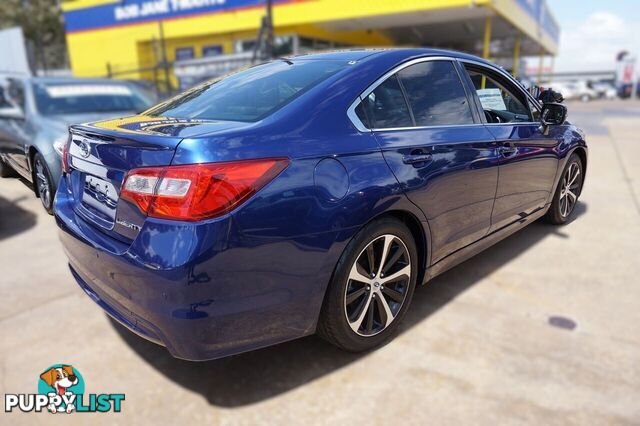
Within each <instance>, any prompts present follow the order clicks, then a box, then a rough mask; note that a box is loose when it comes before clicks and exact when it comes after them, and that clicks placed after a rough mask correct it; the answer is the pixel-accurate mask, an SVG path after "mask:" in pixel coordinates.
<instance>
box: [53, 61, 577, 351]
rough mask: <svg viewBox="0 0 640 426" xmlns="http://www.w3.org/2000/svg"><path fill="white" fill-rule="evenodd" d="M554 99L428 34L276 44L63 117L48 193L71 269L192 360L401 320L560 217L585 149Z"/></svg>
mask: <svg viewBox="0 0 640 426" xmlns="http://www.w3.org/2000/svg"><path fill="white" fill-rule="evenodd" d="M565 118H566V108H565V107H564V106H563V105H562V104H558V103H548V104H544V105H542V104H540V102H538V101H537V100H536V99H534V98H532V97H531V96H530V95H529V93H528V92H527V91H525V90H524V89H523V88H522V86H521V85H520V84H519V83H518V82H517V81H516V80H514V79H513V78H512V77H511V76H510V75H509V74H507V73H506V72H504V71H503V70H502V69H501V68H499V67H496V66H495V65H492V64H491V63H489V62H486V61H484V60H481V59H479V58H476V57H474V56H470V55H466V54H462V53H455V52H448V51H440V50H430V49H399V50H377V51H368V50H362V51H348V52H334V53H323V54H314V55H308V56H300V57H293V58H285V59H280V60H274V61H272V62H269V63H267V64H263V65H258V66H255V67H252V68H250V69H247V70H244V71H241V72H238V73H236V74H233V75H230V76H228V77H226V78H223V79H220V80H217V81H211V82H207V83H205V84H202V85H200V86H198V87H196V88H194V89H192V90H189V91H187V92H185V93H184V94H182V95H179V96H177V97H175V98H173V99H170V100H168V101H166V102H164V103H161V104H159V105H157V106H155V107H152V108H151V109H149V110H147V111H145V112H144V113H142V114H141V115H136V116H132V117H128V118H124V119H119V120H110V121H102V122H96V123H93V124H88V125H79V126H72V127H71V129H70V135H69V140H68V143H67V145H66V147H65V150H64V157H63V171H64V172H63V176H62V179H61V180H60V184H59V189H58V193H57V196H56V200H55V216H56V220H57V223H58V225H59V227H60V237H61V240H62V243H63V246H64V248H65V251H66V253H67V255H68V257H69V265H70V269H71V273H72V274H73V276H74V277H75V279H76V280H77V282H78V284H79V285H80V287H81V288H82V289H83V290H84V291H85V293H86V294H87V295H88V296H89V297H90V298H91V299H92V300H93V301H95V302H96V303H97V304H98V305H99V306H100V307H101V308H103V309H104V310H105V311H106V312H107V313H108V314H109V315H111V316H112V317H113V318H115V319H116V320H117V321H119V322H120V323H122V324H124V325H125V326H126V327H128V328H129V329H131V330H132V331H133V332H135V333H137V334H139V335H140V336H142V337H145V338H147V339H149V340H151V341H153V342H156V343H159V344H161V345H164V346H165V347H166V348H167V349H168V350H169V352H170V353H171V354H172V355H173V356H175V357H179V358H183V359H188V360H205V359H213V358H218V357H222V356H227V355H231V354H236V353H240V352H243V351H248V350H252V349H256V348H260V347H264V346H268V345H273V344H276V343H279V342H284V341H287V340H291V339H295V338H298V337H301V336H305V335H309V334H313V333H316V332H317V333H319V334H320V335H321V336H322V337H324V338H325V339H326V340H328V341H329V342H331V343H333V344H335V345H337V346H339V347H340V348H343V349H345V350H348V351H363V350H368V349H371V348H374V347H376V346H378V345H380V344H382V343H383V342H385V341H386V340H388V339H389V338H390V337H391V336H393V335H394V333H395V332H396V331H397V329H398V326H399V325H400V323H401V321H402V319H403V317H404V316H405V314H406V312H407V309H408V308H409V304H410V303H411V298H412V295H413V292H414V288H415V287H416V285H417V284H424V283H426V282H428V281H429V280H430V279H431V278H433V277H435V276H436V275H438V274H440V273H442V272H443V271H445V270H447V269H449V268H451V267H452V266H454V265H456V264H458V263H460V262H462V261H464V260H465V259H468V258H469V257H471V256H473V255H474V254H476V253H478V252H480V251H482V250H484V249H485V248H487V247H489V246H491V245H492V244H494V243H496V242H497V241H499V240H501V239H503V238H505V237H506V236H508V235H510V234H512V233H513V232H515V231H517V230H519V229H521V228H522V227H524V226H526V225H528V224H529V223H531V222H533V221H535V220H536V219H538V218H543V217H544V218H546V219H547V220H548V221H549V222H551V223H553V224H563V223H566V222H567V221H568V220H569V219H570V218H571V216H572V212H573V211H574V209H575V206H576V203H577V202H578V197H579V196H580V192H581V190H582V185H583V181H584V176H585V171H586V166H587V147H586V145H585V140H584V135H583V132H582V131H581V130H579V129H577V128H576V127H575V126H573V125H571V124H570V123H568V122H566V120H565Z"/></svg>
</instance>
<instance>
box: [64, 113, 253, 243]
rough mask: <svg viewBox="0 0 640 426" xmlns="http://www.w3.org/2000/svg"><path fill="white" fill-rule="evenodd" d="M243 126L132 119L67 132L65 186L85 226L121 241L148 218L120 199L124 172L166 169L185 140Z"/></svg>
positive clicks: (156, 118) (233, 123)
mask: <svg viewBox="0 0 640 426" xmlns="http://www.w3.org/2000/svg"><path fill="white" fill-rule="evenodd" d="M239 124H241V123H235V122H220V121H205V120H189V119H166V118H161V117H160V118H159V117H145V116H135V117H129V118H124V119H115V120H107V121H102V122H98V123H92V124H88V125H77V126H72V127H71V128H70V138H71V140H70V142H69V150H68V163H69V172H68V173H67V177H66V179H68V183H69V187H70V188H71V191H72V193H73V199H74V210H75V211H76V213H77V214H78V215H79V216H81V217H82V218H83V219H84V220H85V221H86V222H88V223H89V224H91V225H93V226H94V227H97V228H98V229H100V230H101V231H103V232H105V233H107V234H109V235H111V236H112V237H114V238H117V239H119V240H121V241H131V240H132V239H133V238H135V236H136V235H137V234H138V232H139V230H140V228H141V227H142V225H143V223H144V220H145V218H146V216H145V215H144V214H143V213H142V212H140V211H139V210H138V209H137V208H136V207H135V206H133V205H132V204H131V203H129V202H125V201H124V200H123V201H122V202H120V189H121V186H122V183H123V181H124V178H125V176H126V175H127V172H128V171H129V170H131V169H134V168H140V167H154V166H155V167H157V166H168V165H170V164H171V161H172V159H173V156H174V153H175V150H176V147H177V146H178V144H179V143H180V142H181V141H182V139H183V138H184V137H193V136H197V135H201V134H205V133H212V132H216V131H218V130H227V129H229V128H233V127H234V126H237V125H239Z"/></svg>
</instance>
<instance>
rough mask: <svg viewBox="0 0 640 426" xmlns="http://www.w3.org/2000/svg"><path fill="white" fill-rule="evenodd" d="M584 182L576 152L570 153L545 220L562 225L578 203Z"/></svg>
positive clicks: (580, 163)
mask: <svg viewBox="0 0 640 426" xmlns="http://www.w3.org/2000/svg"><path fill="white" fill-rule="evenodd" d="M583 182H584V166H583V164H582V160H581V159H580V157H579V156H578V155H577V154H571V157H569V160H568V161H567V164H566V165H565V166H564V170H562V175H560V182H558V187H557V188H556V193H555V195H554V196H553V201H552V202H551V206H550V207H549V210H548V211H547V214H546V215H545V220H546V221H547V222H549V223H552V224H554V225H564V224H565V223H567V221H568V220H569V218H570V217H571V214H572V213H573V211H574V210H575V207H576V205H577V204H578V198H579V197H580V193H581V192H582V184H583Z"/></svg>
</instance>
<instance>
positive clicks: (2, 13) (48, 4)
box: [0, 0, 67, 70]
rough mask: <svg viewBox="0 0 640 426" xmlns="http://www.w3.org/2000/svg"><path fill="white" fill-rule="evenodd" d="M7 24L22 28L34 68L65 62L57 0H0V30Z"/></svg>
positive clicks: (65, 56)
mask: <svg viewBox="0 0 640 426" xmlns="http://www.w3.org/2000/svg"><path fill="white" fill-rule="evenodd" d="M10 27H22V31H23V33H24V37H25V39H26V42H27V48H28V49H29V51H30V52H29V53H30V57H31V60H32V61H33V62H34V65H35V68H36V69H43V70H47V69H51V68H62V67H65V66H66V65H67V59H66V58H67V53H66V52H67V49H66V44H65V36H64V25H63V23H62V11H61V9H60V4H59V1H58V0H0V29H2V28H10Z"/></svg>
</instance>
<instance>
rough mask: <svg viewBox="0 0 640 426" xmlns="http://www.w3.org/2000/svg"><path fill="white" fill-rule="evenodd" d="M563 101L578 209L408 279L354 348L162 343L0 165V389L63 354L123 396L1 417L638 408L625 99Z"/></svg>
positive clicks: (634, 222)
mask: <svg viewBox="0 0 640 426" xmlns="http://www.w3.org/2000/svg"><path fill="white" fill-rule="evenodd" d="M569 108H570V119H571V120H573V121H574V122H576V123H577V124H579V125H582V126H584V128H585V129H586V131H587V133H588V137H589V139H588V141H589V145H590V163H589V168H588V172H587V179H588V181H587V182H586V187H585V190H584V192H583V195H582V198H581V202H580V204H579V206H578V207H577V212H576V217H575V220H574V221H573V222H572V223H570V224H568V225H566V226H564V227H553V226H549V225H546V224H543V223H534V224H532V225H530V226H529V227H528V228H526V229H524V230H522V231H520V232H519V233H517V234H515V235H513V236H511V237H510V238H508V239H507V240H504V241H503V242H501V243H499V244H498V245H496V246H494V247H492V248H491V249H489V250H487V251H486V252H484V253H482V254H480V255H478V256H477V257H475V258H473V259H471V260H470V261H468V262H466V263H464V264H462V265H460V266H458V267H457V268H455V269H453V270H451V271H449V272H448V273H446V274H444V275H442V276H441V277H439V278H437V279H436V280H434V281H432V282H431V283H430V284H429V285H428V286H426V287H423V288H419V289H418V290H417V291H416V295H415V299H414V302H413V305H412V306H411V309H410V311H409V313H408V315H407V318H406V320H405V322H404V324H403V326H402V327H401V329H402V333H401V334H400V335H399V336H398V338H397V339H395V340H394V341H392V342H391V343H390V344H388V345H387V346H385V347H383V348H381V349H379V350H377V351H374V352H371V353H368V354H365V355H354V354H348V353H344V352H340V351H339V350H337V349H335V348H333V347H331V346H329V345H328V344H326V343H324V342H323V341H322V340H320V339H319V338H317V337H308V338H304V339H300V340H297V341H293V342H289V343H286V344H282V345H279V346H275V347H271V348H267V349H263V350H259V351H255V352H251V353H247V354H244V355H240V356H235V357H231V358H226V359H222V360H218V361H211V362H205V363H191V362H186V361H179V360H176V359H173V358H171V357H170V356H169V354H168V353H167V352H166V351H165V350H164V349H163V348H161V347H159V346H156V345H154V344H152V343H148V342H146V341H144V340H142V339H140V338H138V337H137V336H135V335H133V334H131V333H130V332H128V331H127V330H124V329H123V328H121V327H120V326H118V325H116V324H114V323H113V322H112V321H110V320H109V319H108V318H107V317H106V316H105V314H103V313H102V311H101V310H100V309H98V307H97V306H95V304H94V303H93V302H92V301H91V300H89V298H88V297H87V296H85V294H84V293H83V292H82V291H81V290H80V289H79V288H78V287H77V285H76V284H75V282H74V280H73V279H72V277H71V275H70V274H69V271H68V269H67V266H66V259H65V256H64V254H63V253H62V250H61V246H60V244H59V242H58V238H57V234H56V227H55V224H54V221H53V218H51V217H49V216H47V215H46V214H44V213H43V210H42V208H41V207H40V205H39V201H38V200H37V199H36V198H34V197H33V194H31V193H30V192H29V190H28V189H27V188H26V187H25V185H24V184H23V183H22V182H20V181H19V180H17V179H4V180H1V181H0V368H1V370H0V376H1V381H0V393H1V394H4V393H35V392H36V391H37V381H38V375H39V374H40V372H41V371H42V370H44V369H45V368H46V367H48V366H49V365H51V364H54V363H69V364H72V365H73V366H74V367H76V368H77V369H78V370H79V371H80V372H81V373H82V374H83V376H84V379H85V382H86V392H88V393H119V392H124V393H125V394H126V401H125V402H124V403H123V410H122V413H119V414H107V415H91V414H74V415H71V416H66V415H64V414H62V415H55V416H54V415H52V414H49V413H41V414H20V413H11V414H6V413H2V414H0V416H1V417H0V423H3V424H23V423H24V424H27V423H29V424H33V423H45V422H47V423H48V422H51V421H57V422H61V423H62V422H64V424H72V423H81V422H82V423H85V422H86V421H88V420H91V421H93V422H97V423H113V422H115V423H121V424H125V423H126V424H144V423H154V424H160V423H169V422H170V423H172V424H178V423H182V422H184V423H187V422H188V423H190V424H195V423H196V422H201V421H206V422H207V423H208V424H256V423H264V424H267V423H274V424H305V423H310V424H329V423H333V424H337V422H346V421H350V422H352V423H364V422H369V423H372V424H390V423H395V422H398V421H402V422H403V423H407V424H486V425H493V424H498V423H504V424H545V425H553V424H598V425H600V424H640V278H639V276H640V254H639V251H640V250H639V248H638V241H640V205H639V203H638V200H639V199H640V133H639V132H638V124H640V103H639V102H634V101H627V102H623V101H614V102H604V101H603V102H593V103H591V104H570V105H569ZM551 317H561V318H560V319H559V320H551ZM572 323H574V324H575V328H574V329H572V330H571V329H567V328H563V327H558V326H554V325H553V324H559V325H560V326H562V325H571V324H572ZM87 416H90V417H91V419H88V418H87Z"/></svg>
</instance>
